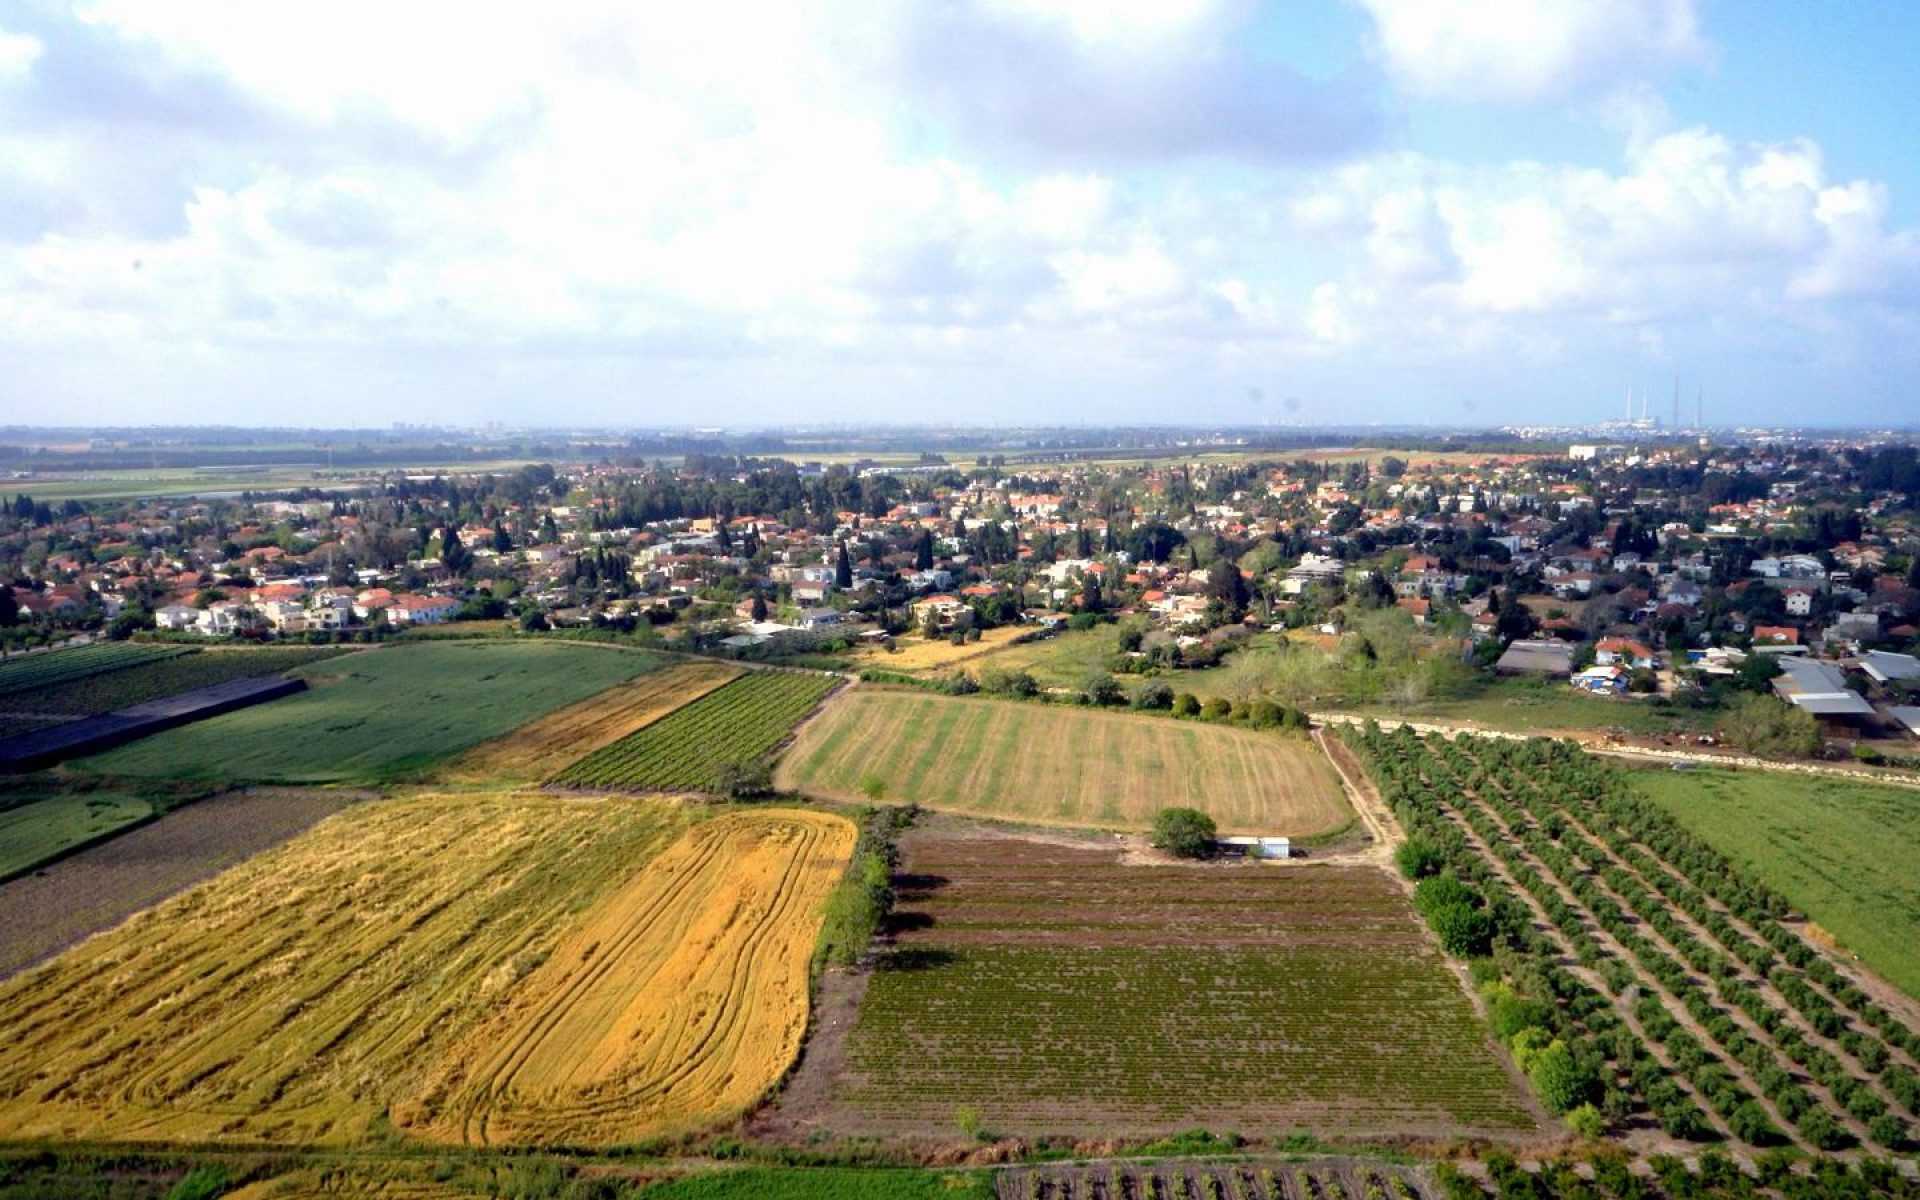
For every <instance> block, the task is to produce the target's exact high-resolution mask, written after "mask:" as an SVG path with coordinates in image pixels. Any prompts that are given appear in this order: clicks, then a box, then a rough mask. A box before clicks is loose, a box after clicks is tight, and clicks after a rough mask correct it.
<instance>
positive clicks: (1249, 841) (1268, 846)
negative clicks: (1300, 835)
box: [1220, 837, 1293, 858]
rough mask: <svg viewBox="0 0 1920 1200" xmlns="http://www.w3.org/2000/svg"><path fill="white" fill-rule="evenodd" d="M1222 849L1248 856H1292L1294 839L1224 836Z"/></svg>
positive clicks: (1228, 852) (1225, 851) (1221, 843)
mask: <svg viewBox="0 0 1920 1200" xmlns="http://www.w3.org/2000/svg"><path fill="white" fill-rule="evenodd" d="M1220 849H1221V851H1222V852H1223V853H1227V854H1242V855H1245V856H1246V857H1248V858H1292V857H1293V839H1292V838H1283V837H1223V838H1221V839H1220Z"/></svg>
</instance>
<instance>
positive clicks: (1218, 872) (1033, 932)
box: [764, 831, 1536, 1137]
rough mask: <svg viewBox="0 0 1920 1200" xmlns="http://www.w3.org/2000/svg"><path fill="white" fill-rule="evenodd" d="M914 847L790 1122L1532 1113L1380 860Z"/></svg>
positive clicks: (1166, 1124) (1143, 1128)
mask: <svg viewBox="0 0 1920 1200" xmlns="http://www.w3.org/2000/svg"><path fill="white" fill-rule="evenodd" d="M903 851H904V859H903V870H902V873H901V874H900V875H899V876H898V877H897V878H896V886H897V888H898V889H899V896H900V898H899V904H898V908H897V910H896V913H895V918H894V921H893V925H894V928H895V930H896V932H895V942H894V944H893V945H892V946H891V947H890V948H889V949H887V950H886V951H884V952H883V954H882V957H881V960H880V962H879V964H878V966H877V967H876V968H875V969H874V971H873V973H872V975H871V977H870V978H869V979H868V981H867V985H866V994H865V997H864V999H863V1000H862V1002H861V1004H860V1008H859V1011H858V1016H857V1018H856V1019H855V1020H854V1023H853V1026H852V1029H851V1031H850V1032H849V1033H848V1034H847V1036H846V1039H845V1043H844V1047H843V1048H842V1050H841V1051H840V1052H839V1054H838V1055H837V1056H836V1055H832V1054H819V1055H816V1054H814V1053H812V1052H811V1051H810V1053H809V1058H808V1059H807V1060H806V1061H805V1062H803V1064H802V1067H801V1070H800V1072H799V1073H798V1075H797V1076H796V1079H795V1081H794V1083H793V1085H792V1086H791V1087H790V1088H789V1090H788V1091H787V1093H785V1096H784V1097H783V1099H782V1101H781V1102H780V1104H779V1105H778V1106H777V1107H776V1108H775V1109H774V1110H772V1111H771V1112H770V1113H769V1114H767V1116H766V1117H765V1118H764V1120H765V1121H766V1123H767V1126H768V1128H769V1129H770V1130H772V1131H774V1132H775V1133H781V1132H787V1131H798V1130H805V1129H811V1128H814V1127H816V1126H817V1127H821V1128H825V1129H828V1130H830V1131H833V1132H838V1133H845V1134H882V1135H887V1134H891V1135H902V1136H915V1135H919V1136H942V1135H950V1134H951V1133H952V1132H953V1131H954V1129H955V1125H954V1119H955V1118H954V1114H955V1112H956V1110H957V1109H959V1108H961V1107H965V1106H971V1107H974V1108H977V1109H978V1110H979V1114H980V1119H981V1123H982V1125H983V1127H984V1128H986V1129H988V1130H991V1131H993V1132H994V1133H996V1134H1001V1135H1007V1136H1020V1137H1032V1136H1040V1135H1043V1134H1045V1135H1068V1136H1074V1135H1078V1136H1097V1137H1116V1136H1120V1137H1124V1136H1144V1135H1156V1134H1163V1133H1168V1132H1172V1131H1175V1130H1181V1129H1192V1128H1196V1127H1200V1128H1207V1129H1211V1130H1215V1131H1220V1132H1224V1131H1230V1130H1238V1131H1245V1132H1255V1131H1263V1130H1272V1129H1307V1130H1312V1131H1318V1132H1322V1133H1334V1134H1338V1135H1340V1136H1343V1137H1368V1136H1387V1135H1394V1134H1405V1135H1436V1136H1449V1135H1463V1134H1468V1133H1480V1134H1498V1133H1507V1134H1512V1133H1519V1132H1529V1131H1532V1130H1533V1129H1535V1128H1536V1124H1535V1117H1534V1114H1533V1110H1532V1108H1531V1105H1530V1102H1529V1101H1528V1100H1527V1099H1526V1098H1525V1096H1524V1093H1523V1091H1522V1089H1521V1088H1520V1086H1519V1084H1518V1083H1517V1081H1516V1080H1515V1079H1513V1078H1512V1077H1511V1076H1510V1075H1509V1073H1508V1071H1507V1068H1506V1067H1505V1065H1504V1063H1503V1061H1502V1059H1501V1058H1500V1056H1498V1054H1497V1053H1496V1051H1495V1048H1494V1046H1493V1043H1492V1040H1491V1037H1490V1035H1489V1034H1488V1032H1487V1030H1486V1028H1485V1027H1484V1026H1483V1025H1482V1024H1481V1022H1480V1020H1479V1019H1478V1017H1477V1016H1476V1015H1475V1012H1474V1010H1473V1008H1472V1006H1471V1005H1470V1004H1469V1003H1468V1000H1467V998H1466V996H1465V995H1464V993H1463V992H1462V991H1461V989H1460V987H1459V985H1458V984H1457V983H1456V982H1455V981H1454V980H1453V979H1452V978H1451V977H1450V976H1449V974H1448V973H1447V971H1446V969H1445V968H1444V966H1443V965H1442V963H1441V961H1440V959H1439V956H1438V954H1437V953H1436V952H1435V951H1434V950H1432V949H1431V948H1430V947H1429V946H1428V945H1427V943H1426V940H1425V938H1424V936H1423V935H1422V933H1421V931H1420V930H1419V928H1418V926H1417V925H1416V924H1415V922H1414V918H1413V914H1412V913H1411V911H1410V910H1409V908H1408V906H1407V902H1406V899H1405V894H1404V893H1403V892H1402V891H1401V890H1400V888H1399V887H1398V886H1397V885H1396V884H1395V882H1394V880H1393V879H1392V878H1391V877H1389V876H1388V875H1386V874H1385V873H1384V872H1382V871H1379V870H1377V869H1374V868H1371V867H1332V866H1306V865H1303V864H1287V865H1283V864H1268V865H1255V864H1239V865H1233V866H1227V865H1211V866H1189V865H1165V866H1132V865H1126V864H1124V863H1123V862H1122V860H1121V858H1120V855H1119V853H1118V851H1117V850H1116V849H1114V848H1111V847H1110V846H1107V845H1102V844H1100V843H1098V842H1088V843H1085V844H1082V845H1075V844H1073V843H1071V842H1070V841H1067V840H1066V839H1056V840H1053V841H1040V840H1035V839H1031V838H1026V837H1020V836H1017V835H1012V834H990V833H984V832H964V833H936V832H932V831H922V832H916V833H915V834H913V835H911V836H909V837H908V838H907V839H906V842H905V845H904V847H903ZM836 1058H837V1061H829V1060H830V1059H836Z"/></svg>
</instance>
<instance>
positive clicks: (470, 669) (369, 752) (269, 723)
mask: <svg viewBox="0 0 1920 1200" xmlns="http://www.w3.org/2000/svg"><path fill="white" fill-rule="evenodd" d="M659 665H660V660H659V659H657V658H654V657H652V656H651V655H646V654H636V653H631V652H627V651H622V650H610V649H605V648H602V647H598V646H579V645H569V644H566V643H559V642H535V641H528V642H499V641H475V642H418V643H410V644H407V645H400V646H390V647H385V648H382V649H378V650H367V651H362V652H360V653H358V654H350V655H344V656H342V657H340V658H337V659H330V660H327V661H324V662H319V663H314V664H312V665H310V666H307V667H304V668H302V669H301V670H300V671H299V674H301V675H302V676H304V677H305V678H306V679H307V681H308V682H309V683H310V684H311V685H312V687H311V689H310V690H308V691H306V692H302V693H301V694H299V695H297V696H292V697H289V698H288V699H285V700H279V701H276V702H274V703H272V704H262V705H259V706H257V707H254V708H249V709H245V710H242V711H240V712H233V713H228V714H226V715H224V716H219V717H214V718H212V719H211V720H206V721H201V722H199V723H197V724H194V725H189V726H186V727H184V728H180V729H174V730H169V731H167V732H165V733H161V734H156V735H155V736H153V737H150V738H146V739H144V740H142V741H139V742H135V743H133V744H132V745H129V746H123V747H121V748H119V749H117V750H111V751H108V752H107V753H105V754H100V755H95V756H93V757H91V758H87V759H82V760H80V761H79V762H78V763H77V764H75V765H76V766H77V767H79V768H81V769H85V770H89V771H93V772H97V773H99V774H103V775H113V776H127V777H134V778H161V779H168V778H171V779H213V780H246V781H256V782H276V783H339V782H347V783H359V782H377V781H381V780H386V779H392V778H395V777H397V776H402V775H406V774H409V773H412V772H418V771H421V770H423V769H425V768H427V767H430V766H433V765H434V764H436V763H438V762H440V761H441V760H443V759H445V758H448V757H451V756H452V755H454V754H457V753H459V752H460V751H462V750H465V749H467V748H468V747H469V746H473V745H476V744H478V743H480V742H484V741H486V740H488V739H490V738H494V737H498V736H500V735H501V734H503V733H506V732H507V731H508V730H511V729H514V728H516V727H518V726H520V725H524V724H525V723H527V722H528V721H531V720H533V719H535V718H536V717H542V716H545V715H546V714H547V713H550V712H552V711H554V710H555V709H559V708H563V707H565V706H567V705H570V704H573V703H576V702H578V701H580V700H584V699H586V698H587V697H589V696H592V695H595V694H597V693H599V692H602V691H604V690H606V689H607V688H609V687H612V686H613V685H615V684H618V683H624V682H625V681H627V680H629V679H631V678H633V677H634V676H636V675H640V674H643V673H645V672H647V671H650V670H653V669H654V668H656V667H658V666H659Z"/></svg>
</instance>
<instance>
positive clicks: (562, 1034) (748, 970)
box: [394, 809, 854, 1145]
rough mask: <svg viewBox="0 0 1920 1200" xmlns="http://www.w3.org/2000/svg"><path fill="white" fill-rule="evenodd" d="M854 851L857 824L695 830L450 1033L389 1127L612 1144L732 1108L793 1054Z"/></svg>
mask: <svg viewBox="0 0 1920 1200" xmlns="http://www.w3.org/2000/svg"><path fill="white" fill-rule="evenodd" d="M853 843H854V828H853V825H852V824H851V823H850V822H848V821H846V820H844V819H843V818H840V817H836V816H832V815H830V814H827V813H819V812H808V811H804V810H797V809H786V810H782V809H766V810H756V811H751V812H740V813H729V814H727V815H724V816H720V817H715V818H714V819H713V820H710V821H706V822H704V823H702V824H699V825H696V826H694V827H693V828H692V829H691V830H689V831H688V832H687V833H686V835H685V836H683V837H682V838H681V839H680V840H679V841H678V842H676V843H675V844H674V845H673V846H672V847H671V848H670V849H668V850H667V851H666V852H665V853H663V854H661V855H660V856H659V857H658V858H656V859H655V860H653V861H652V862H651V863H649V864H648V865H647V867H646V869H645V870H643V871H641V872H640V873H639V874H638V875H636V876H635V877H634V879H633V880H632V881H631V882H629V883H628V884H626V885H625V886H623V887H621V888H620V889H619V890H617V891H616V892H614V893H613V894H612V895H610V896H608V897H607V898H606V899H605V900H604V901H602V902H601V903H600V904H599V905H597V906H596V907H595V908H594V909H593V910H592V911H591V912H590V913H588V915H587V918H586V920H585V921H584V922H583V923H582V924H581V925H580V926H579V927H578V928H576V929H575V930H574V931H573V932H572V933H570V934H568V935H567V937H566V939H565V940H564V941H563V942H561V943H560V945H559V946H557V947H556V948H555V949H554V952H553V955H552V956H551V957H550V958H549V959H547V961H546V962H544V963H543V964H541V965H540V966H539V967H537V968H536V969H535V970H534V971H533V972H532V973H531V974H530V975H528V977H527V978H526V980H525V981H524V982H522V983H521V984H520V985H519V986H517V987H516V988H515V989H514V991H513V995H512V998H511V1000H510V1001H509V1003H508V1004H507V1005H506V1007H504V1008H503V1009H501V1010H499V1011H498V1012H496V1013H495V1014H494V1016H493V1017H492V1018H491V1019H489V1020H487V1021H484V1022H482V1023H480V1024H479V1025H477V1026H475V1027H474V1028H473V1029H472V1031H471V1032H470V1033H469V1034H468V1035H466V1036H465V1037H463V1038H462V1039H460V1041H459V1042H458V1043H457V1044H456V1045H455V1046H454V1047H453V1049H452V1050H451V1051H449V1052H448V1053H447V1054H446V1055H445V1056H443V1057H442V1059H441V1060H440V1063H439V1064H438V1065H437V1067H436V1069H435V1070H434V1071H433V1072H432V1074H431V1075H430V1076H429V1078H428V1082H427V1083H426V1085H425V1086H424V1087H422V1088H421V1089H420V1090H419V1091H418V1093H417V1094H416V1096H415V1097H414V1098H411V1099H409V1100H407V1101H404V1102H402V1103H401V1104H399V1105H397V1106H396V1107H395V1110H394V1116H395V1121H396V1123H397V1124H398V1125H399V1126H401V1127H402V1128H408V1129H414V1130H416V1131H417V1132H421V1133H424V1134H427V1135H428V1136H432V1137H437V1138H441V1139H444V1140H452V1141H462V1142H466V1143H469V1144H473V1145H514V1144H528V1145H581V1144H598V1145H608V1144H618V1143H622V1142H633V1141H637V1140H639V1139H641V1138H646V1137H653V1136H657V1135H659V1134H663V1133H677V1132H686V1131H692V1130H697V1129H700V1128H702V1127H705V1126H708V1125H712V1124H714V1123H715V1122H716V1121H720V1120H724V1119H726V1118H728V1117H731V1116H734V1115H736V1114H738V1113H739V1112H741V1111H743V1110H744V1109H746V1108H747V1107H748V1106H749V1105H750V1104H752V1103H753V1102H754V1101H755V1100H757V1099H759V1097H760V1095H761V1093H762V1092H764V1091H765V1090H766V1088H767V1087H768V1086H769V1085H770V1084H771V1083H772V1082H773V1081H774V1080H775V1079H777V1078H779V1076H780V1074H781V1073H782V1072H783V1071H785V1070H786V1067H787V1064H788V1063H790V1062H792V1061H793V1057H794V1055H795V1054H797V1053H798V1052H799V1050H800V1039H801V1036H802V1035H803V1034H804V1033H805V1031H806V1024H807V965H808V961H809V959H810V958H811V956H812V953H813V945H814V939H815V936H816V935H817V934H818V932H819V925H820V905H821V903H822V901H823V900H824V899H825V898H826V894H827V892H828V891H829V890H831V889H832V887H833V885H834V884H835V883H836V882H837V881H838V880H839V877H840V874H841V872H842V871H844V870H845V869H846V865H847V860H848V858H849V857H850V856H851V855H852V853H853Z"/></svg>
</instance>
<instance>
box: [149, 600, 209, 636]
mask: <svg viewBox="0 0 1920 1200" xmlns="http://www.w3.org/2000/svg"><path fill="white" fill-rule="evenodd" d="M199 619H200V610H199V609H197V608H193V607H191V606H190V605H186V604H164V605H161V606H160V608H159V609H157V610H156V611H155V612H154V614H153V623H154V625H155V626H156V627H158V628H160V629H166V630H181V629H192V628H193V626H194V623H195V622H197V621H198V620H199Z"/></svg>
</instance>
